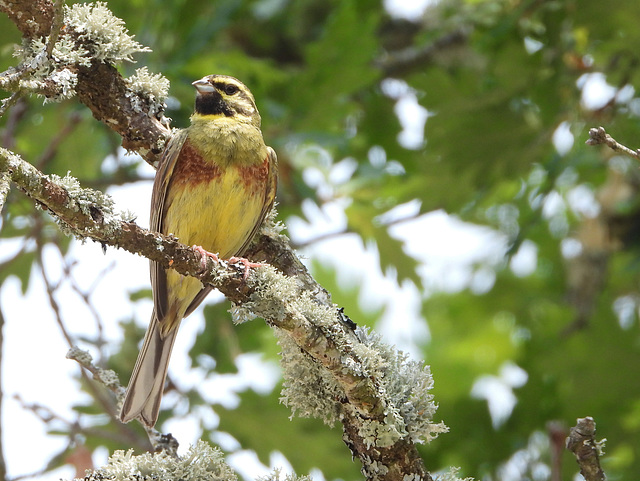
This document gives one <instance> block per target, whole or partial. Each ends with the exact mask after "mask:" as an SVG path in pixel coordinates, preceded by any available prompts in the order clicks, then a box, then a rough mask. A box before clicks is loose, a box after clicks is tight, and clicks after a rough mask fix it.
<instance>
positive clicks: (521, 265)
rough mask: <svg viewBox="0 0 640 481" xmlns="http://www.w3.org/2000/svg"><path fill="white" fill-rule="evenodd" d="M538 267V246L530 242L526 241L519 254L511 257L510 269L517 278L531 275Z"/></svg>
mask: <svg viewBox="0 0 640 481" xmlns="http://www.w3.org/2000/svg"><path fill="white" fill-rule="evenodd" d="M537 266H538V246H536V245H535V243H534V242H532V241H530V240H525V241H524V242H523V243H522V245H520V248H519V249H518V252H516V253H515V255H513V256H512V257H511V261H510V262H509V267H511V271H512V272H513V273H514V274H515V275H516V276H517V277H526V276H528V275H531V274H533V273H534V271H535V270H536V267H537Z"/></svg>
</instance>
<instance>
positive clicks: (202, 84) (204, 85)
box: [191, 77, 215, 94]
mask: <svg viewBox="0 0 640 481" xmlns="http://www.w3.org/2000/svg"><path fill="white" fill-rule="evenodd" d="M191 85H193V86H194V87H195V88H196V90H197V91H198V93H200V94H204V93H211V92H213V91H214V90H215V89H214V88H213V85H211V84H210V83H209V81H208V80H207V78H206V77H205V78H201V79H200V80H196V81H195V82H193V83H192V84H191Z"/></svg>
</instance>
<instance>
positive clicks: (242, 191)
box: [163, 141, 269, 319]
mask: <svg viewBox="0 0 640 481" xmlns="http://www.w3.org/2000/svg"><path fill="white" fill-rule="evenodd" d="M268 168H269V165H268V161H267V159H266V156H265V158H264V160H263V161H262V162H260V163H256V162H254V163H253V164H252V165H239V164H230V165H227V166H226V167H221V166H219V165H218V164H217V163H215V162H207V161H205V160H204V159H203V157H202V156H201V155H199V152H198V150H197V149H195V148H194V147H193V146H192V145H191V144H189V141H187V142H186V143H185V146H184V147H183V149H182V152H181V154H180V159H179V160H178V163H177V164H176V166H175V169H174V171H173V174H172V176H171V181H170V185H169V188H168V192H167V197H166V199H165V210H164V221H163V231H164V233H165V234H173V235H175V236H176V237H178V239H179V240H180V242H182V243H183V244H186V245H198V246H201V247H202V248H204V249H205V250H207V251H209V252H212V253H214V254H218V255H219V256H220V257H221V258H222V259H228V258H229V257H232V256H234V255H239V254H241V252H240V250H241V249H242V248H243V246H245V244H246V242H247V241H248V240H249V236H250V235H251V234H252V233H253V232H254V229H255V227H256V224H257V223H258V222H259V221H260V220H261V213H262V210H263V207H264V203H265V192H266V185H267V184H266V183H267V177H268ZM167 288H168V296H169V299H168V300H169V305H170V307H169V310H170V311H173V313H174V314H175V315H176V318H177V319H181V318H182V317H183V316H184V311H185V310H186V309H187V307H188V305H189V304H190V302H191V300H192V299H193V298H194V297H195V296H196V294H197V293H198V292H199V291H200V290H201V289H202V284H201V283H200V281H198V280H197V279H194V278H189V277H183V276H181V275H179V274H177V273H176V272H175V271H173V270H169V271H167Z"/></svg>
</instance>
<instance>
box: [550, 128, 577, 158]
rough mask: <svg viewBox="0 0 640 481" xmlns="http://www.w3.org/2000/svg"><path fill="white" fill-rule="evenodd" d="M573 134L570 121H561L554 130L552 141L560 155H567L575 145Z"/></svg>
mask: <svg viewBox="0 0 640 481" xmlns="http://www.w3.org/2000/svg"><path fill="white" fill-rule="evenodd" d="M574 140H575V139H574V137H573V134H572V133H571V124H570V123H569V122H566V121H564V122H561V123H560V125H558V127H557V128H556V130H555V131H554V132H553V136H552V138H551V141H552V142H553V146H554V147H555V148H556V151H557V152H558V154H560V155H566V154H568V153H569V151H570V150H571V148H572V147H573V142H574Z"/></svg>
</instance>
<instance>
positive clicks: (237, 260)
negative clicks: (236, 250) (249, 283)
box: [229, 256, 264, 281]
mask: <svg viewBox="0 0 640 481" xmlns="http://www.w3.org/2000/svg"><path fill="white" fill-rule="evenodd" d="M238 263H239V264H242V265H243V266H244V274H243V276H242V280H244V281H246V280H247V277H249V269H255V268H256V267H261V266H263V265H264V264H260V263H256V262H251V261H250V260H249V259H245V258H244V257H235V256H233V257H231V258H229V264H238Z"/></svg>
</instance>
